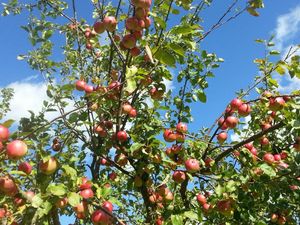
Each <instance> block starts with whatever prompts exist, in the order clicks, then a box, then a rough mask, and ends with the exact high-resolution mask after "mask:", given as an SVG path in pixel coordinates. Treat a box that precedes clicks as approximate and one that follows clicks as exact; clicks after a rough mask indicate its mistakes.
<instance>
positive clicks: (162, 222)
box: [155, 216, 164, 225]
mask: <svg viewBox="0 0 300 225" xmlns="http://www.w3.org/2000/svg"><path fill="white" fill-rule="evenodd" d="M155 224H156V225H163V224H164V220H163V218H162V217H161V216H160V217H158V218H157V219H156V220H155Z"/></svg>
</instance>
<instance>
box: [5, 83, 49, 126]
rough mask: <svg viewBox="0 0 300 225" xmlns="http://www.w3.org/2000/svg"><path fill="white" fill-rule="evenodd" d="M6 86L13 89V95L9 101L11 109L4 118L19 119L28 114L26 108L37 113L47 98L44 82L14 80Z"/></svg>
mask: <svg viewBox="0 0 300 225" xmlns="http://www.w3.org/2000/svg"><path fill="white" fill-rule="evenodd" d="M7 87H9V88H13V89H14V96H13V98H12V100H11V101H10V109H11V111H10V112H9V113H8V115H6V117H5V119H14V120H16V121H19V120H20V119H21V118H22V117H28V116H30V113H29V112H28V110H31V111H33V112H34V113H38V112H39V111H40V110H41V109H42V106H43V101H44V100H46V99H47V94H46V90H47V85H46V83H43V82H40V83H30V82H28V81H21V82H14V83H11V84H9V85H8V86H7Z"/></svg>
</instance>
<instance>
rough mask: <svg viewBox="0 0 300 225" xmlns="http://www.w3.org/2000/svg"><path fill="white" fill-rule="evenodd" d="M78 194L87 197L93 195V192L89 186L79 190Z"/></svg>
mask: <svg viewBox="0 0 300 225" xmlns="http://www.w3.org/2000/svg"><path fill="white" fill-rule="evenodd" d="M80 195H81V197H82V198H84V199H88V198H92V197H94V192H93V190H92V189H91V188H88V189H84V190H82V191H80Z"/></svg>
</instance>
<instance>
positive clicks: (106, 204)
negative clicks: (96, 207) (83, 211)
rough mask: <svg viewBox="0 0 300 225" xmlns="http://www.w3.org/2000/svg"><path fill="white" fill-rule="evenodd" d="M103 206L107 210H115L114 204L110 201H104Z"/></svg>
mask: <svg viewBox="0 0 300 225" xmlns="http://www.w3.org/2000/svg"><path fill="white" fill-rule="evenodd" d="M102 208H104V209H106V210H107V211H109V212H111V213H112V211H113V204H112V203H111V202H110V201H104V202H103V203H102Z"/></svg>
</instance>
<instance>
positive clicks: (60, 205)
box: [55, 197, 68, 209]
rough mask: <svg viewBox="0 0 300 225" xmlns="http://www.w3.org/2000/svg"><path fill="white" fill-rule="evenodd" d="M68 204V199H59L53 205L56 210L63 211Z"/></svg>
mask: <svg viewBox="0 0 300 225" xmlns="http://www.w3.org/2000/svg"><path fill="white" fill-rule="evenodd" d="M67 204H68V198H66V197H65V198H61V199H58V200H57V202H56V203H55V205H56V207H57V208H60V209H63V208H65V207H66V206H67Z"/></svg>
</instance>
